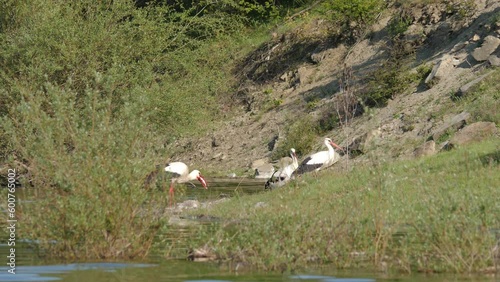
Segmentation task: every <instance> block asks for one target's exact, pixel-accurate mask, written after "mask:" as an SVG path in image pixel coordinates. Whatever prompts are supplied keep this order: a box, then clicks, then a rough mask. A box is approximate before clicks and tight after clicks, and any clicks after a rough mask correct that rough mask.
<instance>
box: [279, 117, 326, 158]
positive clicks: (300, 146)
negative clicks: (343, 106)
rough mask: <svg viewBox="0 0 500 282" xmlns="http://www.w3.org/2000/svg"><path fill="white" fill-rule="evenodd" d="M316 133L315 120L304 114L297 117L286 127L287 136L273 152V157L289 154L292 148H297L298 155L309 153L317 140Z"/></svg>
mask: <svg viewBox="0 0 500 282" xmlns="http://www.w3.org/2000/svg"><path fill="white" fill-rule="evenodd" d="M316 133H317V129H316V126H315V122H314V121H313V120H312V118H311V117H309V116H303V117H300V118H297V119H296V121H295V122H294V123H293V124H291V125H290V127H288V128H287V129H286V133H285V136H286V137H285V139H284V140H283V141H281V142H279V143H278V147H277V148H276V149H275V150H274V152H273V158H275V159H277V158H280V157H283V156H288V155H289V152H290V149H291V148H295V150H296V151H297V154H298V155H302V154H306V153H308V152H309V151H310V150H311V148H312V145H313V144H314V141H315V140H316Z"/></svg>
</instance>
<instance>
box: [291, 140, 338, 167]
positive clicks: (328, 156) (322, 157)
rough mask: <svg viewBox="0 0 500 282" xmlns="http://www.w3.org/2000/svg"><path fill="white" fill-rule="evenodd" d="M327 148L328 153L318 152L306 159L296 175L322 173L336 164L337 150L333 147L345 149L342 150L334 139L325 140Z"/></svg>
mask: <svg viewBox="0 0 500 282" xmlns="http://www.w3.org/2000/svg"><path fill="white" fill-rule="evenodd" d="M325 146H326V147H327V148H328V151H321V152H317V153H314V154H312V155H310V156H309V157H307V158H305V159H304V160H303V161H302V163H301V164H300V165H299V167H298V168H297V170H296V171H295V173H296V174H303V173H306V172H311V171H320V170H322V169H324V168H327V167H329V166H331V165H332V164H334V163H335V150H334V149H333V147H335V148H337V149H339V150H342V151H343V149H342V148H340V147H339V146H338V145H337V144H335V143H333V141H332V139H330V138H325ZM332 146H333V147H332Z"/></svg>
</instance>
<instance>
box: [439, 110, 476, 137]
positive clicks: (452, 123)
mask: <svg viewBox="0 0 500 282" xmlns="http://www.w3.org/2000/svg"><path fill="white" fill-rule="evenodd" d="M469 118H470V113H468V112H461V113H460V114H458V115H456V116H454V117H452V118H451V119H450V120H449V121H447V122H445V123H444V124H442V125H441V126H440V127H438V128H437V129H436V130H435V131H434V133H433V134H432V140H434V141H437V140H438V139H439V137H441V136H443V135H445V134H446V133H449V132H450V131H457V130H459V129H460V128H462V127H464V126H465V124H466V123H467V120H468V119H469Z"/></svg>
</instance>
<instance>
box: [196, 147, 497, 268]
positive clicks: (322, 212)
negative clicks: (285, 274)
mask: <svg viewBox="0 0 500 282" xmlns="http://www.w3.org/2000/svg"><path fill="white" fill-rule="evenodd" d="M499 145H500V144H499V141H498V139H492V140H488V141H486V142H483V143H481V144H475V145H473V146H471V147H467V148H463V149H460V150H458V151H450V152H444V153H440V154H439V155H436V156H433V157H429V158H422V159H419V160H413V161H408V160H405V161H404V162H397V163H393V164H388V165H377V164H369V165H367V166H365V167H358V168H356V169H354V170H352V171H349V173H341V172H335V170H331V171H327V172H324V173H320V175H319V176H315V177H307V176H304V177H303V178H302V179H301V180H300V181H297V182H291V183H290V184H289V185H288V186H287V187H286V189H285V188H282V189H277V190H274V191H272V192H270V193H276V194H275V195H270V194H268V193H265V194H260V195H251V196H242V197H239V198H233V199H232V200H231V201H227V202H225V203H222V204H220V205H217V206H215V207H213V208H212V209H211V210H210V211H209V212H210V214H212V215H214V216H221V217H226V216H227V215H228V214H230V215H231V217H230V218H227V219H228V221H230V222H233V223H234V222H235V221H236V222H237V221H238V220H240V219H241V220H244V222H245V224H239V225H234V224H221V225H219V226H218V228H217V230H216V231H215V232H208V233H206V234H204V236H202V237H201V238H199V239H194V240H193V239H192V238H190V242H189V243H188V244H189V245H190V246H192V247H199V246H207V247H209V248H211V249H212V250H214V251H215V252H216V255H218V256H219V257H220V258H223V259H224V258H228V259H230V260H234V261H238V262H243V263H249V264H250V265H252V266H253V267H256V268H259V269H262V270H280V271H284V270H290V271H300V270H302V269H304V268H307V265H309V264H310V263H315V264H328V265H331V264H334V265H335V266H336V267H337V268H352V267H356V266H358V267H363V268H366V267H370V266H372V267H375V268H379V267H380V268H382V269H384V270H386V271H392V270H394V271H402V272H406V273H411V272H416V271H422V272H444V271H446V272H456V273H472V272H482V271H484V270H485V269H490V268H494V267H495V261H494V260H495V258H494V255H495V254H493V253H492V250H494V248H495V246H496V245H497V244H498V242H497V241H498V237H496V236H498V232H497V227H498V226H499V224H500V218H499V217H498V216H497V214H499V213H500V206H499V205H498V200H497V199H498V198H499V197H500V190H499V189H497V187H499V185H500V177H499V176H498V174H497V173H496V172H497V171H498V166H499V164H500V163H499V157H498V146H499ZM270 196H272V197H270ZM261 201H265V202H266V206H265V207H259V208H255V204H256V203H257V202H261ZM206 244H207V245H206Z"/></svg>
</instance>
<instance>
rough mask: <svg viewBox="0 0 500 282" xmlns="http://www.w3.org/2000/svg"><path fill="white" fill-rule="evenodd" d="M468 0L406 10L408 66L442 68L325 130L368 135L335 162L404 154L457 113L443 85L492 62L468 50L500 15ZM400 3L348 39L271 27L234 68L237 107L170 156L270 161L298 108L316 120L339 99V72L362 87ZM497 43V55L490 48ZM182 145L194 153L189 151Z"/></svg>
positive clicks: (196, 161) (494, 29)
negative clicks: (358, 148)
mask: <svg viewBox="0 0 500 282" xmlns="http://www.w3.org/2000/svg"><path fill="white" fill-rule="evenodd" d="M475 4H476V5H475V9H474V10H472V11H471V10H467V9H465V8H464V9H463V11H466V12H468V14H465V15H464V14H459V13H458V12H457V11H462V10H457V11H455V13H450V12H449V11H448V12H447V7H446V5H434V6H433V5H426V6H421V7H414V8H413V9H412V10H409V11H406V13H407V16H409V17H410V18H411V20H412V24H411V25H410V27H409V29H408V31H407V32H406V34H405V42H406V43H407V44H408V48H410V49H411V50H413V51H414V58H415V59H414V60H413V61H412V62H411V67H412V68H413V69H417V67H419V66H422V65H425V64H428V65H430V66H431V67H432V66H433V65H434V64H436V63H438V62H440V61H443V62H444V63H441V66H440V69H439V70H438V71H440V72H441V76H440V77H439V80H438V81H437V82H435V83H434V85H433V86H432V87H431V88H428V87H426V86H425V85H423V84H420V85H414V86H412V87H411V89H406V90H405V91H404V93H400V94H398V95H396V96H395V97H394V98H393V99H392V100H390V101H389V103H388V105H387V106H386V107H383V108H371V109H368V110H367V111H366V112H365V113H364V114H362V115H361V116H359V117H357V118H355V119H353V120H352V121H351V122H349V123H348V124H346V125H344V126H342V127H341V128H337V129H334V130H333V131H331V132H327V133H326V134H325V135H326V136H329V137H331V138H332V139H334V140H336V142H337V143H338V144H341V145H343V146H347V145H350V144H351V145H352V142H353V140H356V139H357V138H359V137H361V136H369V139H370V142H367V144H366V146H365V147H366V148H365V154H363V155H360V156H358V157H356V158H347V157H344V158H343V159H342V160H341V161H340V162H339V163H338V164H336V166H335V167H336V168H348V167H352V166H353V164H357V163H363V162H373V161H384V160H388V159H393V158H411V157H413V155H414V154H413V152H414V150H415V148H417V147H418V146H420V145H422V144H423V143H424V142H425V141H426V140H427V139H428V137H429V134H431V133H432V131H433V130H435V129H436V128H437V127H439V126H440V125H441V124H442V123H443V122H445V121H446V120H447V119H449V118H450V116H451V115H453V114H458V113H460V109H453V103H452V101H451V100H450V93H454V92H456V91H457V90H458V89H459V88H460V87H461V86H462V85H464V84H465V83H467V82H469V81H471V80H473V79H474V78H476V77H477V76H479V75H480V74H481V73H482V72H484V69H485V68H488V67H489V63H488V61H484V62H483V61H480V62H479V61H476V60H475V59H474V57H473V56H472V55H471V54H472V52H473V50H475V49H476V48H478V47H480V46H481V44H482V43H483V41H484V38H485V37H486V36H487V35H492V36H494V37H496V38H498V37H500V26H498V24H497V23H498V21H497V23H496V24H495V23H494V24H493V25H492V24H491V23H492V18H493V17H495V16H498V15H499V13H500V1H475ZM448 8H449V7H448ZM448 10H449V9H448ZM400 11H401V10H398V8H396V7H394V10H393V11H392V13H391V14H389V13H386V14H382V15H380V17H379V18H378V21H377V23H376V24H375V25H374V26H373V27H372V28H371V31H370V32H368V33H367V34H366V35H365V36H364V37H363V39H362V40H359V41H358V42H356V43H355V44H351V45H347V44H344V43H342V42H338V41H337V42H336V41H335V40H334V39H332V38H329V37H328V36H325V35H326V34H328V33H327V31H328V29H329V28H331V27H330V26H329V25H328V23H326V22H325V21H322V20H314V21H312V22H311V23H308V24H304V25H303V26H301V27H300V28H297V29H296V30H293V31H290V32H288V33H286V34H273V37H272V39H271V40H270V41H269V42H268V43H266V44H264V45H263V46H261V47H260V48H258V49H257V50H256V51H255V52H254V53H252V54H250V55H249V56H248V57H247V58H246V60H244V61H243V62H242V64H241V65H240V66H239V67H238V69H237V70H236V71H235V72H236V75H237V76H238V77H240V85H241V87H240V90H239V91H238V92H237V93H235V94H234V97H235V100H236V101H237V102H239V103H240V105H241V106H240V107H238V110H237V113H236V115H235V116H234V117H232V118H230V119H228V120H227V121H225V122H222V123H221V124H220V125H219V126H218V130H216V131H214V132H210V133H207V134H206V135H205V136H203V137H202V138H199V139H196V140H194V139H193V138H186V139H182V140H179V141H177V142H176V143H175V144H173V146H172V152H177V153H173V155H172V156H171V158H170V159H169V160H182V161H185V162H186V163H188V164H189V165H191V166H196V167H200V168H202V169H205V170H207V171H212V172H215V171H217V172H219V173H230V172H236V173H237V174H238V175H239V176H247V175H250V174H252V173H253V171H252V170H251V169H250V164H251V163H252V162H253V161H255V160H257V159H262V158H268V160H269V161H271V159H270V157H271V154H272V150H273V149H275V148H276V146H277V144H275V143H277V142H278V143H279V142H280V141H281V140H283V138H286V136H285V135H284V132H285V131H284V129H285V128H286V126H287V124H289V123H291V122H293V120H294V119H295V118H297V116H300V115H302V114H304V115H310V116H311V117H313V119H317V118H320V117H321V116H323V115H325V114H329V113H331V112H332V111H333V109H335V103H338V100H336V97H338V96H339V95H340V94H341V92H342V87H341V86H340V84H339V81H340V79H342V78H345V77H346V73H345V71H346V70H348V71H349V74H348V77H349V83H350V84H351V87H352V88H353V89H356V91H360V92H361V91H363V89H364V87H365V86H366V82H367V80H368V78H369V77H368V76H369V75H370V74H371V72H373V71H375V70H377V69H378V68H379V67H380V66H381V65H382V64H383V62H384V61H385V60H387V59H388V56H390V52H389V48H390V47H389V45H390V42H389V40H388V39H389V37H388V23H389V22H390V20H391V18H392V17H393V16H394V15H396V14H397V13H400ZM499 49H500V48H498V49H497V50H496V51H495V53H494V54H497V56H498V55H500V54H499V53H500V50H499ZM450 60H452V61H453V62H452V64H449V62H450ZM445 63H446V64H448V65H446V64H445ZM273 103H274V104H273ZM444 109H446V110H444ZM440 113H447V114H446V115H444V116H441V115H440ZM317 144H318V145H317V146H316V147H315V150H316V149H321V147H322V142H321V139H320V138H318V142H317ZM436 146H438V145H436ZM188 148H189V149H191V151H192V152H194V153H192V154H188V153H186V150H185V149H188Z"/></svg>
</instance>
